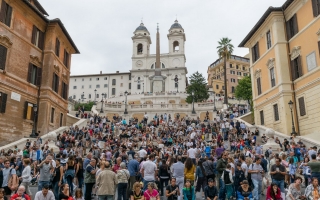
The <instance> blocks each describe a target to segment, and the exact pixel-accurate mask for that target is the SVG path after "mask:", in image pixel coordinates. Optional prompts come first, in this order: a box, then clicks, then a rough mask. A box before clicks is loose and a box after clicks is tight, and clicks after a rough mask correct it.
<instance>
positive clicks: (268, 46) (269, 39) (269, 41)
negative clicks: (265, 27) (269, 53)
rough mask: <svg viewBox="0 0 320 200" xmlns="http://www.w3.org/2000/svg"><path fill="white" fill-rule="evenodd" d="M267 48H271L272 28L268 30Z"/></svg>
mask: <svg viewBox="0 0 320 200" xmlns="http://www.w3.org/2000/svg"><path fill="white" fill-rule="evenodd" d="M266 36H267V49H270V48H271V33H270V30H269V31H268V32H267V35H266Z"/></svg>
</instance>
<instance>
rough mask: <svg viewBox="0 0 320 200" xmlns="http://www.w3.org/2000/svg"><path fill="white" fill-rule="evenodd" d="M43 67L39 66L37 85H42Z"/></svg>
mask: <svg viewBox="0 0 320 200" xmlns="http://www.w3.org/2000/svg"><path fill="white" fill-rule="evenodd" d="M41 77H42V69H41V68H39V67H38V68H37V86H40V85H41Z"/></svg>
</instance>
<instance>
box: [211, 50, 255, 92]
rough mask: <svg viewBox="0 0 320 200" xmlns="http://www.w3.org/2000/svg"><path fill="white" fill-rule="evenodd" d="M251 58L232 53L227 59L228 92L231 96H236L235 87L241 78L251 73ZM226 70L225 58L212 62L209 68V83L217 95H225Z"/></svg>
mask: <svg viewBox="0 0 320 200" xmlns="http://www.w3.org/2000/svg"><path fill="white" fill-rule="evenodd" d="M249 62H250V61H249V59H248V58H245V57H240V56H235V55H232V56H231V58H230V59H229V60H228V61H227V86H228V88H227V92H228V96H229V97H234V92H235V88H236V86H237V85H238V82H239V80H240V79H242V78H243V77H244V76H248V75H249V64H250V63H249ZM223 72H224V70H223V59H222V58H220V59H218V60H216V61H215V62H214V63H212V64H211V65H210V66H209V67H208V70H207V73H208V84H209V85H211V86H212V90H213V91H214V92H215V93H216V94H217V96H224V73H223Z"/></svg>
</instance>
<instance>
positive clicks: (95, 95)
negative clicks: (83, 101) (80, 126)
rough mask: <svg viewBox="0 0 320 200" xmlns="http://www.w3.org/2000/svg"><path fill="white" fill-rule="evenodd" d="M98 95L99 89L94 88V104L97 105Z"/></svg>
mask: <svg viewBox="0 0 320 200" xmlns="http://www.w3.org/2000/svg"><path fill="white" fill-rule="evenodd" d="M96 97H97V90H96V89H94V102H93V105H96Z"/></svg>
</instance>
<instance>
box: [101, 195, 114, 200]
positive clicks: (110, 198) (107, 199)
mask: <svg viewBox="0 0 320 200" xmlns="http://www.w3.org/2000/svg"><path fill="white" fill-rule="evenodd" d="M98 199H99V200H113V195H98Z"/></svg>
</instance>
